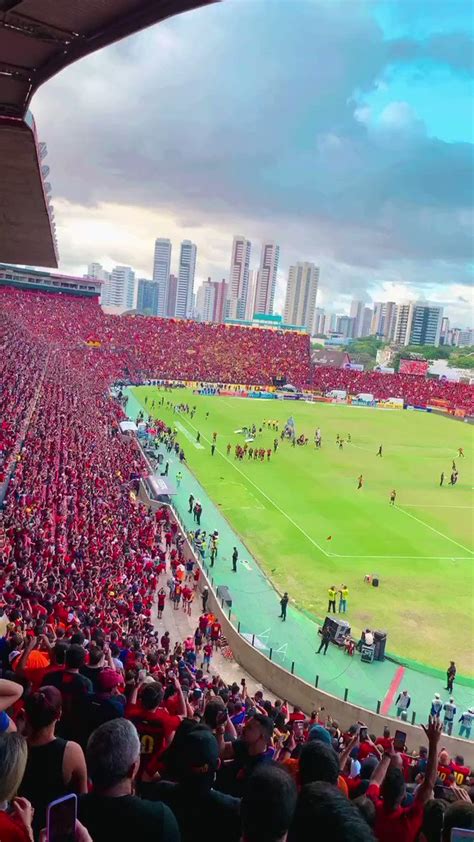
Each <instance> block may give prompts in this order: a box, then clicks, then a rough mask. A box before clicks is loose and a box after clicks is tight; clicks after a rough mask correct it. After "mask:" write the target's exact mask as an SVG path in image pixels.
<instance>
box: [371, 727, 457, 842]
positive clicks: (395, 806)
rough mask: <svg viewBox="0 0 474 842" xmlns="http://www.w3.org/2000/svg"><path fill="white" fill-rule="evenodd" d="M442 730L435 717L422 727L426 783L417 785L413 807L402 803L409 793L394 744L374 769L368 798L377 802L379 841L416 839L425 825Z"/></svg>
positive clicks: (392, 841) (376, 833) (377, 834)
mask: <svg viewBox="0 0 474 842" xmlns="http://www.w3.org/2000/svg"><path fill="white" fill-rule="evenodd" d="M442 729H443V726H442V724H441V722H440V721H439V719H436V718H432V717H430V719H429V723H428V726H427V727H426V728H425V727H424V726H423V730H424V732H425V734H426V736H427V738H428V746H429V748H428V762H427V765H426V774H425V777H424V780H423V783H421V784H420V786H419V787H418V789H417V791H416V795H415V800H414V802H413V804H412V805H411V806H410V807H402V806H401V804H402V801H403V799H404V798H405V794H406V788H405V780H404V777H403V773H402V770H401V769H400V766H399V765H398V759H397V760H396V758H398V755H397V753H396V751H395V749H394V748H393V747H392V748H391V750H390V751H389V752H385V753H384V756H383V758H382V760H381V761H380V763H379V764H378V766H377V767H376V769H375V770H374V772H373V774H372V777H371V779H370V785H369V788H368V790H367V797H368V798H371V799H372V800H373V802H374V804H375V809H376V819H375V836H376V837H377V839H378V840H379V842H395V840H396V842H415V839H416V838H417V835H418V833H419V831H420V829H421V826H422V822H423V812H424V808H425V804H426V803H427V801H429V800H430V798H432V795H433V787H434V785H435V783H436V776H437V764H438V745H439V741H440V738H441V734H442Z"/></svg>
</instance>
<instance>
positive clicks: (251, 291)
mask: <svg viewBox="0 0 474 842" xmlns="http://www.w3.org/2000/svg"><path fill="white" fill-rule="evenodd" d="M257 283H258V269H251V270H250V272H249V288H248V290H247V307H246V308H245V318H246V319H248V320H249V321H252V319H253V317H254V314H255V294H256V292H257Z"/></svg>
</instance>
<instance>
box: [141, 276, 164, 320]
mask: <svg viewBox="0 0 474 842" xmlns="http://www.w3.org/2000/svg"><path fill="white" fill-rule="evenodd" d="M159 288H160V285H159V283H158V282H157V281H149V280H147V279H146V278H139V279H138V292H137V312H138V313H141V314H142V315H143V316H157V315H158V304H159Z"/></svg>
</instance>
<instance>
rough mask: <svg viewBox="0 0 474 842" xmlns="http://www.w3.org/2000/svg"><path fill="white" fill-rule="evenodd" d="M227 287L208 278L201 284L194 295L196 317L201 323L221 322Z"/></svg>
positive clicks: (224, 282)
mask: <svg viewBox="0 0 474 842" xmlns="http://www.w3.org/2000/svg"><path fill="white" fill-rule="evenodd" d="M227 295H228V285H227V283H226V281H225V279H224V278H223V279H222V281H211V279H210V278H208V279H207V281H205V282H204V283H202V284H201V286H200V287H199V289H198V291H197V295H196V316H197V318H198V319H199V320H200V321H202V322H223V321H224V315H225V305H226V301H227Z"/></svg>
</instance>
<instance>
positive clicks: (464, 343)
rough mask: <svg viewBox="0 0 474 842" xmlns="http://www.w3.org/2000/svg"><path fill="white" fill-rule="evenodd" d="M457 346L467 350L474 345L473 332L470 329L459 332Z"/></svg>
mask: <svg viewBox="0 0 474 842" xmlns="http://www.w3.org/2000/svg"><path fill="white" fill-rule="evenodd" d="M458 345H459V347H460V348H469V347H470V346H471V345H474V330H472V328H465V329H464V330H460V331H459V341H458Z"/></svg>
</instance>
